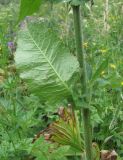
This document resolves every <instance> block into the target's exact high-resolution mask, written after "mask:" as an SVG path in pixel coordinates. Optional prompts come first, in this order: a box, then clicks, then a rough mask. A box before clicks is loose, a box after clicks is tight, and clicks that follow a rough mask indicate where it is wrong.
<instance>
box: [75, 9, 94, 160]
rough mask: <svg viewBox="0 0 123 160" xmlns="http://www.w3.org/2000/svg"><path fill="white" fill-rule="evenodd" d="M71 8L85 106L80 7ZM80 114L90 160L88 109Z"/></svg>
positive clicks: (84, 66) (87, 156)
mask: <svg viewBox="0 0 123 160" xmlns="http://www.w3.org/2000/svg"><path fill="white" fill-rule="evenodd" d="M72 8H73V17H74V28H75V39H76V49H77V58H78V61H79V65H80V70H81V75H82V78H81V83H82V88H83V94H84V95H85V102H86V104H87V105H89V102H88V97H87V93H88V89H87V73H86V60H85V55H84V52H83V50H82V33H81V20H80V6H72ZM82 113H83V123H84V138H85V151H86V159H87V160H92V135H91V123H90V110H89V106H88V108H84V109H82Z"/></svg>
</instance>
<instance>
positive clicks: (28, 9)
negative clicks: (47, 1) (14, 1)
mask: <svg viewBox="0 0 123 160" xmlns="http://www.w3.org/2000/svg"><path fill="white" fill-rule="evenodd" d="M41 2H42V0H21V5H20V14H19V21H20V20H23V19H24V18H25V17H26V16H29V15H32V14H33V13H35V12H37V10H38V9H39V7H40V5H41Z"/></svg>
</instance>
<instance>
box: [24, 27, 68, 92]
mask: <svg viewBox="0 0 123 160" xmlns="http://www.w3.org/2000/svg"><path fill="white" fill-rule="evenodd" d="M27 28H28V27H27ZM28 33H29V36H30V38H31V39H32V41H33V43H34V45H35V46H36V47H37V48H38V50H39V51H40V53H41V54H42V55H43V56H44V58H45V59H46V60H47V62H48V63H49V65H50V66H51V68H52V70H53V71H54V72H55V74H56V75H57V77H58V78H59V80H60V81H61V82H62V84H63V85H64V86H65V88H66V89H67V90H68V92H69V93H71V91H70V89H69V87H68V85H67V84H66V83H65V82H64V81H63V80H62V79H61V77H60V75H59V74H58V73H57V71H56V70H55V68H54V67H53V65H52V63H51V62H50V61H49V60H48V58H47V56H46V55H45V54H43V53H42V51H41V49H40V47H39V46H38V45H37V43H36V41H35V40H34V38H33V37H32V35H31V33H30V31H29V29H28Z"/></svg>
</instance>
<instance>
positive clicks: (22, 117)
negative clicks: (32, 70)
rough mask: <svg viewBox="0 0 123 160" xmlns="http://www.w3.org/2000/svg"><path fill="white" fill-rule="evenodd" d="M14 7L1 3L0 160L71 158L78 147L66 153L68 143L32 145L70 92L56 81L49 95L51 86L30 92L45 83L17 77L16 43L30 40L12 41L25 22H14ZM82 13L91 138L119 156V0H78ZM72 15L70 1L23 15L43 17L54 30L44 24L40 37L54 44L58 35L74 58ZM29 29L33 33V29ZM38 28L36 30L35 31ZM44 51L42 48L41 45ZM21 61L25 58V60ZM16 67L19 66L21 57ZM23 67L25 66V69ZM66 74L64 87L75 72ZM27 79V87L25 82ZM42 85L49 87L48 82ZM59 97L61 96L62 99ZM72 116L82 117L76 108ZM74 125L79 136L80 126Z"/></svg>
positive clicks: (122, 96)
mask: <svg viewBox="0 0 123 160" xmlns="http://www.w3.org/2000/svg"><path fill="white" fill-rule="evenodd" d="M19 6H20V2H19V1H18V0H11V1H9V0H6V1H5V0H4V1H2V0H1V1H0V8H1V10H0V160H9V159H13V160H27V159H28V160H32V159H34V158H35V159H37V160H61V159H63V160H66V159H69V158H71V159H72V158H73V159H75V158H79V157H75V155H76V154H77V151H72V154H70V145H69V144H68V145H65V146H64V145H60V146H58V144H54V143H49V142H46V141H45V140H44V138H43V137H41V138H39V139H38V140H37V141H35V143H32V140H33V138H34V135H35V134H37V133H38V132H40V131H41V130H43V129H45V128H46V127H47V126H48V125H49V124H50V123H52V122H54V121H55V120H58V115H57V114H55V113H56V112H57V109H58V107H59V106H64V107H65V106H68V103H71V101H72V98H71V96H70V97H69V98H68V95H69V93H68V92H67V91H66V89H65V86H64V85H63V86H62V87H64V88H61V84H60V82H59V81H58V83H59V86H57V87H56V88H55V85H54V88H55V89H54V93H55V92H57V93H56V95H57V96H56V95H55V99H54V98H53V94H52V92H51V90H50V89H51V88H50V87H49V88H48V89H47V90H48V91H49V94H47V92H46V93H45V91H47V90H43V89H42V90H41V91H40V92H39V91H38V94H34V93H35V90H37V88H38V87H42V88H43V87H44V86H40V82H39V83H38V84H37V88H36V85H35V83H32V82H30V79H29V81H27V83H26V82H25V81H23V80H22V79H21V78H20V76H19V72H18V71H16V67H15V62H14V55H15V50H16V47H17V48H19V47H20V48H23V47H24V45H25V47H27V48H28V45H29V44H28V43H26V44H22V43H19V42H18V41H17V39H19V38H18V37H17V34H18V30H20V27H22V28H23V26H24V22H22V23H20V25H19V26H18V25H17V21H18V17H19ZM81 11H82V30H83V33H82V34H83V39H84V43H83V44H82V45H83V49H84V52H85V53H86V61H87V71H88V77H93V79H92V80H91V83H90V88H91V94H92V98H91V101H90V106H91V107H90V109H91V113H92V114H91V123H92V126H93V142H96V143H97V144H98V145H99V148H100V150H103V149H108V150H113V149H115V151H116V152H117V153H118V155H119V159H122V157H123V107H122V105H123V55H122V53H123V47H122V46H123V29H122V26H123V18H122V15H123V2H122V0H111V1H109V2H108V3H107V1H102V0H100V1H98V0H95V1H94V5H93V6H92V7H91V5H90V3H86V4H83V5H82V7H81ZM72 18H73V17H72V10H71V7H70V6H69V5H67V4H65V3H62V4H61V3H58V4H53V3H52V1H51V2H49V1H48V2H47V3H45V4H43V5H42V6H41V7H40V9H39V11H38V12H37V13H35V14H34V15H33V16H32V17H27V18H26V20H27V21H29V22H30V21H32V20H36V21H40V20H42V19H43V20H44V21H46V22H47V25H49V26H50V27H51V28H52V29H53V33H51V34H53V36H52V35H50V34H47V33H46V28H45V25H46V24H45V25H44V26H42V28H40V29H42V32H44V33H46V34H44V35H43V36H44V37H47V41H48V39H50V37H53V39H52V42H54V43H55V42H57V38H54V37H59V38H60V41H61V43H62V44H63V45H64V46H65V47H67V51H68V50H69V52H70V53H71V57H76V46H75V39H74V28H73V20H72ZM37 28H38V26H37ZM40 29H39V30H40ZM30 30H31V31H33V27H32V28H30ZM39 30H37V33H36V34H37V35H38V31H39ZM44 37H42V39H43V38H44ZM27 44H28V45H27ZM62 44H61V45H62ZM21 45H22V46H21ZM18 46H19V47H18ZM42 48H43V47H42ZM43 50H44V51H45V45H44V48H43ZM54 50H55V47H54ZM63 51H64V47H60V46H59V54H61V53H62V52H63ZM18 52H19V51H18ZM22 57H24V52H23V54H21V55H20V56H18V57H17V58H16V59H22ZM25 61H27V60H26V59H25ZM73 61H74V60H73V59H72V58H71V59H69V60H68V61H67V57H66V63H70V62H71V65H72V66H73V69H74V70H76V66H77V65H76V64H75V63H73ZM60 62H62V61H60ZM27 63H28V62H27ZM66 63H64V64H60V67H61V68H64V67H65V65H66ZM17 65H20V61H19V63H17ZM19 69H20V68H19ZM24 69H25V70H26V67H25V68H24ZM20 70H21V69H20ZM66 72H69V71H66ZM37 74H38V73H37ZM65 74H66V77H65V78H66V80H69V82H68V86H69V84H73V82H75V81H77V76H76V74H75V75H74V76H73V75H72V73H71V77H72V76H73V77H72V79H69V77H67V73H65ZM92 75H93V76H92ZM39 76H40V75H39ZM53 80H54V79H53ZM55 80H57V79H55ZM28 83H29V85H27V84H28ZM45 83H47V85H49V82H45ZM51 83H52V82H51ZM31 84H32V86H31ZM53 84H54V82H53ZM53 84H52V86H53ZM76 84H77V85H75V86H74V87H75V89H74V91H75V92H74V93H72V96H73V97H74V103H75V104H77V105H76V106H79V105H80V104H79V103H80V102H79V100H78V97H77V95H78V94H79V93H78V92H81V91H80V90H79V84H78V83H76ZM58 87H59V88H58ZM57 88H58V90H57ZM59 91H60V92H59ZM39 95H40V96H39ZM66 95H67V98H66ZM61 97H63V98H62V99H61ZM49 101H50V103H49ZM72 103H73V101H72ZM73 105H74V104H73ZM76 114H77V117H78V121H79V119H81V115H80V114H79V108H77V107H76ZM79 129H80V130H79V132H81V134H82V135H83V126H81V127H80V128H79ZM72 138H73V137H72ZM50 150H52V152H51V151H50ZM68 153H69V154H68ZM66 155H67V156H66ZM68 155H69V156H68Z"/></svg>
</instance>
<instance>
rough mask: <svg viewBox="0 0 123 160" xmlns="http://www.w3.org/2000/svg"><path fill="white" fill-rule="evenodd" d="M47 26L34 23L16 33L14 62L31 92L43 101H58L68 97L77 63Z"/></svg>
mask: <svg viewBox="0 0 123 160" xmlns="http://www.w3.org/2000/svg"><path fill="white" fill-rule="evenodd" d="M49 26H50V25H49V23H48V22H35V23H34V22H33V23H30V24H28V25H26V26H25V27H24V28H23V29H22V30H21V31H20V32H19V36H18V48H17V52H16V56H15V62H16V66H17V68H18V69H19V70H20V76H21V78H22V79H24V80H25V81H26V82H27V84H29V85H28V87H29V90H30V91H32V92H33V93H34V94H36V95H39V96H40V97H41V98H42V99H43V100H47V101H52V100H53V101H57V100H61V99H64V98H67V97H68V96H70V95H71V87H72V86H73V85H74V83H75V82H76V80H77V79H78V76H77V75H79V74H78V62H77V60H76V58H75V57H74V56H72V55H71V54H70V53H69V50H68V49H67V48H66V47H65V46H64V43H63V42H62V40H60V39H59V38H58V37H57V35H56V33H55V31H53V29H52V28H50V27H49ZM76 73H77V74H76Z"/></svg>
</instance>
